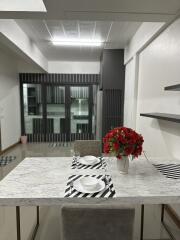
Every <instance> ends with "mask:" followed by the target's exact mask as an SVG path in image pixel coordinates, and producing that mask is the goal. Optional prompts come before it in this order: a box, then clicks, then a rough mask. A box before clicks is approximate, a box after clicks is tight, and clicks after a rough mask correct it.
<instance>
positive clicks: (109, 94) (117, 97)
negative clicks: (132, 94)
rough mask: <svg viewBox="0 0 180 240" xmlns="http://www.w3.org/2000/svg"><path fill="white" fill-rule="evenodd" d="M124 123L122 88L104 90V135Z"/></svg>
mask: <svg viewBox="0 0 180 240" xmlns="http://www.w3.org/2000/svg"><path fill="white" fill-rule="evenodd" d="M122 124H123V99H122V90H120V89H106V90H104V91H103V136H105V134H106V133H107V132H108V131H109V130H111V129H113V128H115V127H118V126H121V125H122Z"/></svg>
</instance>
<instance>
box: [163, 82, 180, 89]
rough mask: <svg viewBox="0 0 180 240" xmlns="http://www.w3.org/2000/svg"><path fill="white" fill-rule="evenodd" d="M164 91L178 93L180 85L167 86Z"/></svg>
mask: <svg viewBox="0 0 180 240" xmlns="http://www.w3.org/2000/svg"><path fill="white" fill-rule="evenodd" d="M164 90H165V91H180V84H176V85H171V86H167V87H165V88H164Z"/></svg>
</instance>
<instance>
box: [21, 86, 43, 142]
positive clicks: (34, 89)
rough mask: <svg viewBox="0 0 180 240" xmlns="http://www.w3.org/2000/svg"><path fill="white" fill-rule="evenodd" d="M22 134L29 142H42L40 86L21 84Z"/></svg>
mask: <svg viewBox="0 0 180 240" xmlns="http://www.w3.org/2000/svg"><path fill="white" fill-rule="evenodd" d="M23 104H24V105H23V114H24V122H23V131H22V132H23V133H22V134H27V136H28V139H29V141H30V142H36V141H37V142H38V141H44V140H45V139H44V134H43V133H44V121H43V106H42V88H41V84H26V83H25V84H23Z"/></svg>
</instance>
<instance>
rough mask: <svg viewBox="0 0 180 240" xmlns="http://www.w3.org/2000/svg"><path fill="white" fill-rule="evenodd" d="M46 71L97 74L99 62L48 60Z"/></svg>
mask: <svg viewBox="0 0 180 240" xmlns="http://www.w3.org/2000/svg"><path fill="white" fill-rule="evenodd" d="M48 72H49V73H82V74H83V73H84V74H88V73H89V74H91V73H92V74H99V72H100V62H68V61H67V62H66V61H59V62H58V61H57V62H56V61H50V62H49V63H48Z"/></svg>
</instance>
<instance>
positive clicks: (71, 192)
mask: <svg viewBox="0 0 180 240" xmlns="http://www.w3.org/2000/svg"><path fill="white" fill-rule="evenodd" d="M88 176H91V177H96V178H97V179H101V180H103V181H104V182H105V184H106V187H105V189H103V190H102V191H101V192H96V193H81V192H78V191H77V190H76V189H74V188H73V186H72V187H70V186H71V183H72V185H73V182H74V181H75V180H77V179H81V178H82V177H88ZM114 196H115V189H114V186H113V182H112V178H111V176H109V175H106V177H105V175H71V176H70V177H69V178H68V182H67V186H66V190H65V195H64V197H68V198H73V197H77V198H90V197H92V198H113V197H114Z"/></svg>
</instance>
